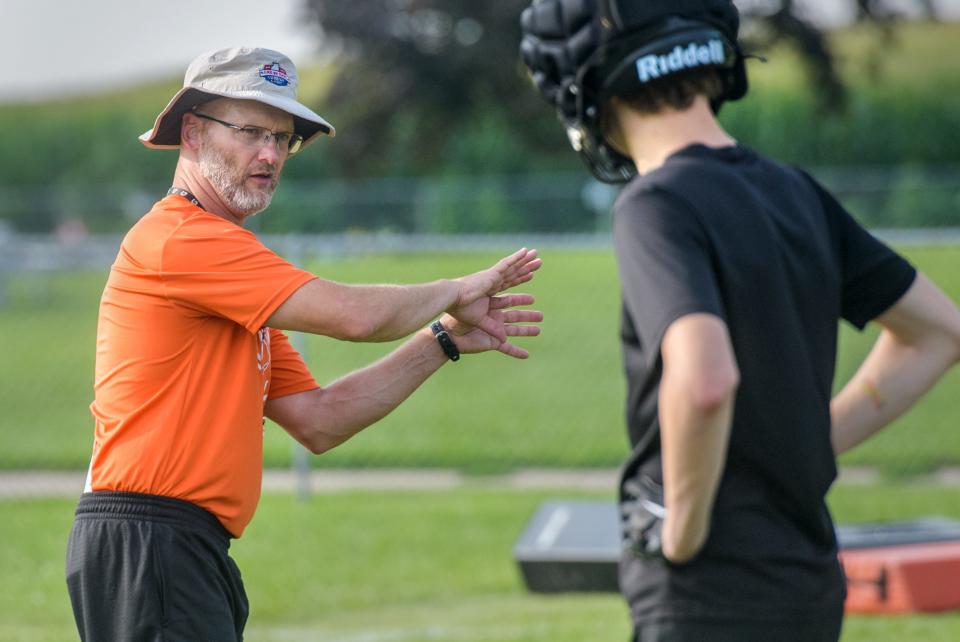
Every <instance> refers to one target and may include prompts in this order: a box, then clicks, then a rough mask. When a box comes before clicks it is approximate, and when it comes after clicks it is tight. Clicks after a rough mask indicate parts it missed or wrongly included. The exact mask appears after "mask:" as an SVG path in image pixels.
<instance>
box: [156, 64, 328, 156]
mask: <svg viewBox="0 0 960 642" xmlns="http://www.w3.org/2000/svg"><path fill="white" fill-rule="evenodd" d="M298 81H299V78H298V76H297V69H296V67H294V65H293V61H291V60H290V59H289V58H288V57H287V56H285V55H283V54H282V53H280V52H277V51H271V50H270V49H261V48H254V47H233V48H230V49H220V50H217V51H211V52H208V53H204V54H201V55H200V56H198V57H197V58H195V59H194V60H193V62H191V63H190V66H189V67H187V73H186V74H185V75H184V77H183V89H181V90H180V91H178V92H177V94H176V95H175V96H174V97H173V99H171V100H170V102H169V103H167V106H166V107H165V108H164V109H163V111H162V112H160V115H159V116H157V120H156V122H154V124H153V129H150V130H149V131H146V132H144V133H143V134H142V135H141V136H140V142H142V143H143V144H144V145H146V146H147V147H151V148H154V149H174V148H177V147H180V121H181V119H182V117H183V115H184V114H185V113H186V112H188V111H190V110H192V109H193V108H195V107H196V106H198V105H202V104H203V103H205V102H208V101H210V100H214V99H215V98H237V99H241V100H256V101H258V102H261V103H264V104H266V105H270V106H271V107H276V108H277V109H281V110H283V111H285V112H287V113H288V114H290V115H291V116H293V128H294V131H296V133H298V134H300V135H301V136H303V146H304V147H305V146H306V145H308V144H309V143H310V142H311V141H313V140H314V139H315V138H316V137H317V136H319V135H320V134H326V135H328V136H333V135H335V133H336V130H335V129H334V128H333V126H332V125H331V124H330V123H328V122H327V121H326V120H324V119H323V118H321V117H320V116H319V115H317V114H315V113H314V112H313V111H312V110H310V109H308V108H307V107H305V106H303V105H302V104H300V102H299V101H297V84H298Z"/></svg>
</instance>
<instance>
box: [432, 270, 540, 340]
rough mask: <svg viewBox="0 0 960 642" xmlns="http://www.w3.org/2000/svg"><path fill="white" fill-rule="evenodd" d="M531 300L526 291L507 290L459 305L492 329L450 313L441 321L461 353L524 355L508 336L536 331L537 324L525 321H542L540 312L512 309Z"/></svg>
mask: <svg viewBox="0 0 960 642" xmlns="http://www.w3.org/2000/svg"><path fill="white" fill-rule="evenodd" d="M534 269H536V268H534ZM527 280H529V279H527ZM533 302H534V299H533V297H532V296H530V295H529V294H507V295H504V296H494V297H482V298H480V299H478V300H477V301H475V302H474V303H472V304H471V305H469V306H467V307H466V308H463V309H462V310H463V311H464V312H465V313H466V316H473V317H480V318H482V320H483V324H484V326H486V327H489V328H491V329H492V330H493V332H488V331H487V330H485V329H483V328H481V327H480V325H479V324H478V325H473V324H471V323H468V322H465V321H463V320H462V318H456V317H453V316H451V315H450V314H446V315H444V316H443V318H442V319H441V323H443V325H444V327H445V328H446V329H447V331H448V332H449V333H450V334H451V335H452V336H453V340H454V341H455V342H456V344H457V348H458V349H459V350H460V352H462V353H464V354H472V353H476V352H486V351H488V350H498V351H499V352H502V353H503V354H505V355H508V356H511V357H514V358H517V359H526V358H527V357H529V356H530V353H529V352H527V351H526V350H524V349H523V348H520V347H518V346H516V345H514V344H512V343H510V341H509V340H508V337H535V336H537V335H539V334H540V327H539V326H536V325H525V324H529V323H540V322H541V321H543V313H542V312H540V311H538V310H518V309H516V308H517V306H523V305H532V304H533ZM501 337H502V338H501Z"/></svg>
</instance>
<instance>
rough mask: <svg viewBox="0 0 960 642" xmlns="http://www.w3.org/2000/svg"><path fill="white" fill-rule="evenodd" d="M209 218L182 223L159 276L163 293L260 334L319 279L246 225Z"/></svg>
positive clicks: (171, 240) (165, 251) (166, 247)
mask: <svg viewBox="0 0 960 642" xmlns="http://www.w3.org/2000/svg"><path fill="white" fill-rule="evenodd" d="M209 218H211V217H204V220H202V221H197V220H195V219H192V220H190V221H186V222H184V223H183V224H182V225H180V226H179V227H178V228H177V230H175V231H174V233H173V234H172V235H171V236H170V238H169V239H168V240H167V241H166V243H165V244H164V248H163V256H162V263H161V266H160V276H161V279H162V280H163V284H164V290H165V293H166V295H167V297H168V298H169V299H171V300H173V301H175V302H177V303H179V304H181V305H183V306H185V307H187V308H188V309H191V310H193V311H195V312H196V313H198V314H206V315H214V316H220V317H225V318H227V319H230V320H231V321H234V322H236V323H238V324H240V325H242V326H243V327H245V328H246V329H247V330H248V331H250V332H256V331H258V330H259V329H260V328H261V327H263V324H264V323H265V322H266V320H267V319H268V318H269V317H270V315H271V314H273V313H274V312H275V311H276V309H277V308H278V307H280V305H281V304H282V303H283V302H284V301H286V300H287V298H288V297H289V296H290V295H291V294H293V293H294V292H295V291H296V290H297V289H298V288H300V287H301V286H302V285H304V284H305V283H307V282H308V281H311V280H313V279H314V278H316V277H315V276H314V275H313V274H311V273H309V272H306V271H304V270H301V269H299V268H297V267H295V266H293V265H292V264H290V263H289V262H288V261H285V260H283V259H282V258H280V257H279V256H277V255H276V254H275V253H274V252H272V251H271V250H269V249H268V248H267V247H266V246H264V245H263V244H262V243H261V242H260V241H259V240H257V238H256V237H255V236H254V235H253V234H251V233H250V232H248V231H247V230H245V229H243V228H242V227H239V226H237V225H233V224H231V223H229V222H226V221H224V222H222V223H220V222H219V221H210V220H208V219H209Z"/></svg>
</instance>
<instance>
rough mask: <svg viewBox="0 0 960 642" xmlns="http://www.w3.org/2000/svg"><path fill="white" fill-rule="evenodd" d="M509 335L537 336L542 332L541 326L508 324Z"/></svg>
mask: <svg viewBox="0 0 960 642" xmlns="http://www.w3.org/2000/svg"><path fill="white" fill-rule="evenodd" d="M506 329H507V336H510V337H536V336H539V334H540V326H536V325H512V324H510V325H507V326H506Z"/></svg>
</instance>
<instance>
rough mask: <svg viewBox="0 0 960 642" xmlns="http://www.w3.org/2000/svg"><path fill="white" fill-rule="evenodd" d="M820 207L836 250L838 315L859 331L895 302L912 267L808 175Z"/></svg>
mask: <svg viewBox="0 0 960 642" xmlns="http://www.w3.org/2000/svg"><path fill="white" fill-rule="evenodd" d="M807 178H808V179H809V180H810V182H811V183H812V184H813V187H814V189H815V190H816V192H817V196H818V197H819V198H820V203H821V204H822V206H823V209H824V214H825V215H826V217H827V220H828V223H829V225H830V229H831V230H832V233H833V236H834V243H835V247H836V251H837V253H838V259H839V264H840V271H841V278H842V286H841V287H842V292H841V302H840V315H841V316H842V317H843V318H844V319H846V320H847V321H849V322H850V323H851V324H853V325H854V326H856V327H857V328H858V329H860V330H862V329H863V328H864V327H865V326H866V325H867V323H869V322H870V321H871V320H873V319H875V318H876V317H878V316H879V315H881V314H883V313H884V312H885V311H886V310H887V309H888V308H889V307H890V306H892V305H893V304H894V303H896V302H897V301H898V300H899V299H900V297H902V296H903V295H904V294H905V293H906V291H907V290H908V289H909V288H910V286H911V285H912V284H913V281H914V279H915V278H916V275H917V271H916V269H915V268H914V267H913V266H912V265H910V263H909V262H907V260H906V259H904V258H903V257H902V256H900V255H899V254H897V253H896V252H894V251H893V250H892V249H891V248H890V247H888V246H887V245H886V244H885V243H883V242H882V241H880V240H879V239H878V238H876V237H875V236H873V235H872V234H870V232H868V231H867V230H865V229H864V228H863V227H862V226H861V225H860V224H859V223H857V221H856V220H855V219H854V218H853V216H851V215H850V213H849V212H848V211H847V210H846V209H845V208H844V207H843V206H842V205H841V204H840V203H839V202H838V201H837V199H836V198H834V197H833V195H831V194H830V193H829V192H828V191H827V190H826V189H824V188H823V187H822V186H821V185H820V184H819V183H818V182H817V181H816V180H814V179H813V178H812V177H810V176H809V175H808V176H807Z"/></svg>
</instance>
